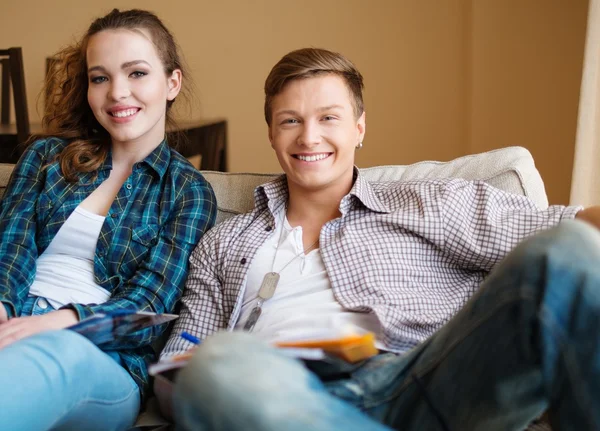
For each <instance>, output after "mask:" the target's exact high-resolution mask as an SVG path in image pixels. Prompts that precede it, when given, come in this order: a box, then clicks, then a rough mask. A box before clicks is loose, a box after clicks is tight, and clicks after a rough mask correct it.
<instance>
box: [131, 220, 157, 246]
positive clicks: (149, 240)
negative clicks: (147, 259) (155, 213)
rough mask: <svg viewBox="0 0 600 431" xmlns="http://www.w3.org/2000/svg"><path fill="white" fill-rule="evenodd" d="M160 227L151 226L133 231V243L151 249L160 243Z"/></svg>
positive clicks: (135, 228) (140, 227)
mask: <svg viewBox="0 0 600 431" xmlns="http://www.w3.org/2000/svg"><path fill="white" fill-rule="evenodd" d="M158 231H159V228H158V225H154V224H149V225H144V226H138V227H134V228H133V229H131V241H133V242H135V243H137V244H140V245H142V246H144V247H151V246H153V245H156V243H157V242H158Z"/></svg>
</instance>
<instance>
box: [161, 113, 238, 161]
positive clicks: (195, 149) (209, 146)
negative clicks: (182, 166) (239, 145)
mask: <svg viewBox="0 0 600 431" xmlns="http://www.w3.org/2000/svg"><path fill="white" fill-rule="evenodd" d="M168 132H170V133H173V132H175V133H181V134H182V135H183V137H184V139H183V141H184V142H183V143H182V144H181V145H180V146H179V148H177V150H178V151H179V152H180V153H181V154H182V155H183V156H184V157H187V158H188V159H190V161H191V162H192V164H194V165H195V166H196V168H198V169H202V170H204V171H221V172H227V120H225V119H222V118H218V119H212V120H198V121H189V122H179V123H178V124H177V127H176V128H175V129H171V130H168ZM197 156H200V164H199V166H198V164H197V163H195V162H196V160H195V159H196V158H197Z"/></svg>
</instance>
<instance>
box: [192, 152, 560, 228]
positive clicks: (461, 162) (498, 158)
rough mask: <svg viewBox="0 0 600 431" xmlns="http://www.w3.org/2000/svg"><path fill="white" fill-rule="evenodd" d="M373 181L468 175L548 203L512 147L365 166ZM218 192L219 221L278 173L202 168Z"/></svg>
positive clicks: (526, 156) (244, 206) (522, 155)
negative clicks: (438, 159)
mask: <svg viewBox="0 0 600 431" xmlns="http://www.w3.org/2000/svg"><path fill="white" fill-rule="evenodd" d="M362 172H363V173H364V174H365V176H366V178H367V179H369V180H371V181H396V180H413V179H419V178H464V179H467V180H483V181H485V182H487V183H489V184H491V185H492V186H494V187H497V188H499V189H502V190H505V191H507V192H511V193H516V194H520V195H525V196H528V197H529V198H531V199H532V200H533V202H535V203H536V204H537V205H538V206H539V207H540V208H546V207H547V206H548V199H547V197H546V191H545V189H544V183H543V182H542V178H541V177H540V174H539V172H538V171H537V169H536V167H535V164H534V162H533V158H532V157H531V153H529V151H528V150H526V149H525V148H522V147H508V148H501V149H498V150H493V151H489V152H487V153H481V154H473V155H469V156H464V157H460V158H458V159H454V160H452V161H449V162H434V161H427V162H419V163H415V164H412V165H396V166H377V167H373V168H365V169H362ZM202 174H203V175H204V177H205V178H206V179H207V180H208V181H209V182H210V183H211V185H212V186H213V189H214V191H215V194H216V195H217V206H218V209H219V211H218V214H217V223H219V222H221V221H223V220H225V219H227V218H229V217H231V216H233V215H235V214H240V213H244V212H247V211H249V210H251V209H252V208H253V207H254V194H253V191H254V189H255V188H256V187H257V186H258V185H260V184H264V183H266V182H267V181H270V180H271V179H273V178H274V177H275V176H276V175H278V174H253V173H224V172H214V171H202Z"/></svg>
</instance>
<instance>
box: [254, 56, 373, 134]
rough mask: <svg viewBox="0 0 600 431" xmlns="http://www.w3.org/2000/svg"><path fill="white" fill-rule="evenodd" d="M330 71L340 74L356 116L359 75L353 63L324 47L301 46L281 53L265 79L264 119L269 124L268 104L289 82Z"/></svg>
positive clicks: (360, 101)
mask: <svg viewBox="0 0 600 431" xmlns="http://www.w3.org/2000/svg"><path fill="white" fill-rule="evenodd" d="M324 74H334V75H338V76H340V77H341V78H342V79H343V80H344V82H345V83H346V86H347V87H348V91H350V95H351V96H352V99H353V101H354V115H355V116H356V118H358V117H360V116H361V115H362V113H363V110H364V103H363V96H362V90H363V88H364V85H363V77H362V75H361V74H360V72H359V71H358V69H357V68H356V66H354V64H353V63H352V62H351V61H350V60H348V59H347V58H346V57H344V56H343V55H342V54H340V53H337V52H332V51H327V50H326V49H319V48H302V49H297V50H295V51H292V52H290V53H288V54H286V55H284V56H283V58H282V59H281V60H279V61H278V62H277V64H276V65H275V66H273V69H271V72H270V73H269V76H267V79H266V81H265V120H266V121H267V124H268V125H269V126H270V125H271V104H272V103H273V98H274V97H275V96H277V95H278V94H279V93H281V92H282V91H283V89H284V87H285V86H286V84H287V83H288V82H290V81H294V80H296V79H305V78H312V77H314V76H319V75H324Z"/></svg>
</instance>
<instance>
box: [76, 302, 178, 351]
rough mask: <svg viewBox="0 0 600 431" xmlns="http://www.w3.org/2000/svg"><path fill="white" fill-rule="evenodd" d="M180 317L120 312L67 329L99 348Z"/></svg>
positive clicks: (95, 316) (85, 320) (94, 318)
mask: <svg viewBox="0 0 600 431" xmlns="http://www.w3.org/2000/svg"><path fill="white" fill-rule="evenodd" d="M177 317H179V316H178V315H176V314H156V313H150V312H144V311H132V310H119V311H114V312H111V313H107V314H104V313H98V314H94V315H92V316H90V317H88V318H86V319H83V320H81V321H80V322H78V323H76V324H75V325H72V326H69V327H68V328H67V329H70V330H71V331H75V332H77V333H79V334H81V335H83V336H84V337H85V338H87V339H88V340H90V341H91V342H92V343H94V344H95V345H97V346H100V347H101V346H102V345H103V344H105V343H108V342H112V341H114V340H118V339H119V338H122V337H124V336H127V335H130V334H132V333H134V332H136V331H139V330H141V329H145V328H148V327H150V326H154V325H161V324H163V323H166V322H169V321H171V320H173V319H177Z"/></svg>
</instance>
